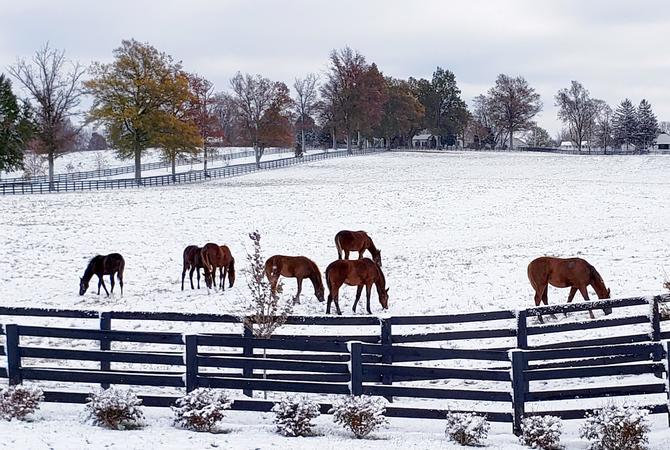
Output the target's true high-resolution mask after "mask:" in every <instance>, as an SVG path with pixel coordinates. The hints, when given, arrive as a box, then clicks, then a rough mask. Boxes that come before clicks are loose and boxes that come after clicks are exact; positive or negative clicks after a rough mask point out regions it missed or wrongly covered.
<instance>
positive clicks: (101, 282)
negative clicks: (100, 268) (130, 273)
mask: <svg viewBox="0 0 670 450" xmlns="http://www.w3.org/2000/svg"><path fill="white" fill-rule="evenodd" d="M98 279H99V280H100V281H99V282H98V294H100V285H102V288H103V289H104V290H105V294H107V297H109V291H108V290H107V286H105V280H104V279H103V277H102V275H100V276H99V277H98Z"/></svg>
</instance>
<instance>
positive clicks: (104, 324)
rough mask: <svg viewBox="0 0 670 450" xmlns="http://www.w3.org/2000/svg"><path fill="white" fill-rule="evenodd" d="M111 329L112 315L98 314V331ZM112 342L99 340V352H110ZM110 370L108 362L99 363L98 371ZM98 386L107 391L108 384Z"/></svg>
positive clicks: (110, 366) (107, 339) (108, 313)
mask: <svg viewBox="0 0 670 450" xmlns="http://www.w3.org/2000/svg"><path fill="white" fill-rule="evenodd" d="M111 329H112V313H111V312H109V311H105V312H101V313H100V330H101V331H110V330H111ZM111 349H112V342H111V341H110V340H109V338H107V337H101V338H100V350H111ZM111 368H112V364H111V362H109V361H100V370H101V371H109V370H111ZM100 386H101V387H102V388H103V389H109V383H101V384H100Z"/></svg>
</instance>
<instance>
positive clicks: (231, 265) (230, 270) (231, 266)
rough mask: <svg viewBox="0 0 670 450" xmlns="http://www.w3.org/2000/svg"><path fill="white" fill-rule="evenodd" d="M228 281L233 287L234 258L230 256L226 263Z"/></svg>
mask: <svg viewBox="0 0 670 450" xmlns="http://www.w3.org/2000/svg"><path fill="white" fill-rule="evenodd" d="M228 283H229V287H233V284H235V258H233V257H232V256H231V257H230V262H229V263H228Z"/></svg>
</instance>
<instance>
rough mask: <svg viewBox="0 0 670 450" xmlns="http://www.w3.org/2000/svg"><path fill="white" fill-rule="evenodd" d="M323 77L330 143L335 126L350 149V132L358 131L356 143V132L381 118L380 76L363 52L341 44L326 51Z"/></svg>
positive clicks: (371, 127) (384, 95)
mask: <svg viewBox="0 0 670 450" xmlns="http://www.w3.org/2000/svg"><path fill="white" fill-rule="evenodd" d="M326 78H327V79H326V82H325V83H324V84H323V85H322V86H321V96H322V97H323V99H324V104H325V110H324V111H325V112H326V113H327V115H328V116H329V122H330V124H331V128H332V129H333V144H334V145H335V139H336V137H335V136H336V133H335V131H336V130H337V129H339V130H341V131H342V133H343V134H344V136H345V137H346V140H347V151H348V152H350V153H351V142H352V138H353V134H354V133H355V132H358V133H359V139H358V145H359V147H360V145H361V141H360V133H366V132H370V131H372V129H373V128H374V127H376V126H377V125H378V124H379V122H380V121H381V117H382V114H383V107H384V104H385V103H386V92H385V91H384V87H385V82H384V77H383V75H382V74H381V72H380V71H379V69H378V68H377V66H376V65H375V64H372V65H368V64H367V62H366V61H365V57H363V55H361V54H360V53H359V52H357V51H354V50H352V49H351V48H349V47H345V48H344V49H342V50H339V51H338V50H333V51H332V52H331V53H330V67H329V70H328V72H327V75H326Z"/></svg>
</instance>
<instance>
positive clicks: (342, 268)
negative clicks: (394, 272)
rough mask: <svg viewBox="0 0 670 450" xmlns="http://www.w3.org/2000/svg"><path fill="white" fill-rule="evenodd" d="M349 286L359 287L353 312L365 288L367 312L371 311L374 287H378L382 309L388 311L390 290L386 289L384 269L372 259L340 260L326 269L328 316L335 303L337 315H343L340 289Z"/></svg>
mask: <svg viewBox="0 0 670 450" xmlns="http://www.w3.org/2000/svg"><path fill="white" fill-rule="evenodd" d="M345 283H346V284H348V285H349V286H357V287H358V288H357V290H356V301H354V307H353V310H354V312H356V305H357V304H358V301H359V300H360V298H361V293H362V292H363V286H365V289H366V294H367V310H368V314H372V312H371V311H370V292H371V290H372V285H373V284H374V285H375V286H376V287H377V296H378V297H379V303H380V304H381V305H382V308H384V309H388V303H389V294H388V292H389V290H388V289H386V278H384V273H383V272H382V269H381V268H380V267H379V266H378V265H377V264H376V263H375V262H374V261H372V260H371V259H370V258H363V259H355V260H351V261H350V260H346V259H338V260H337V261H333V262H332V263H330V265H328V267H327V268H326V284H327V285H328V291H329V293H328V304H327V306H326V314H330V304H331V302H335V309H336V310H337V314H342V311H340V303H339V301H338V297H339V292H340V287H342V285H343V284H345Z"/></svg>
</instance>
